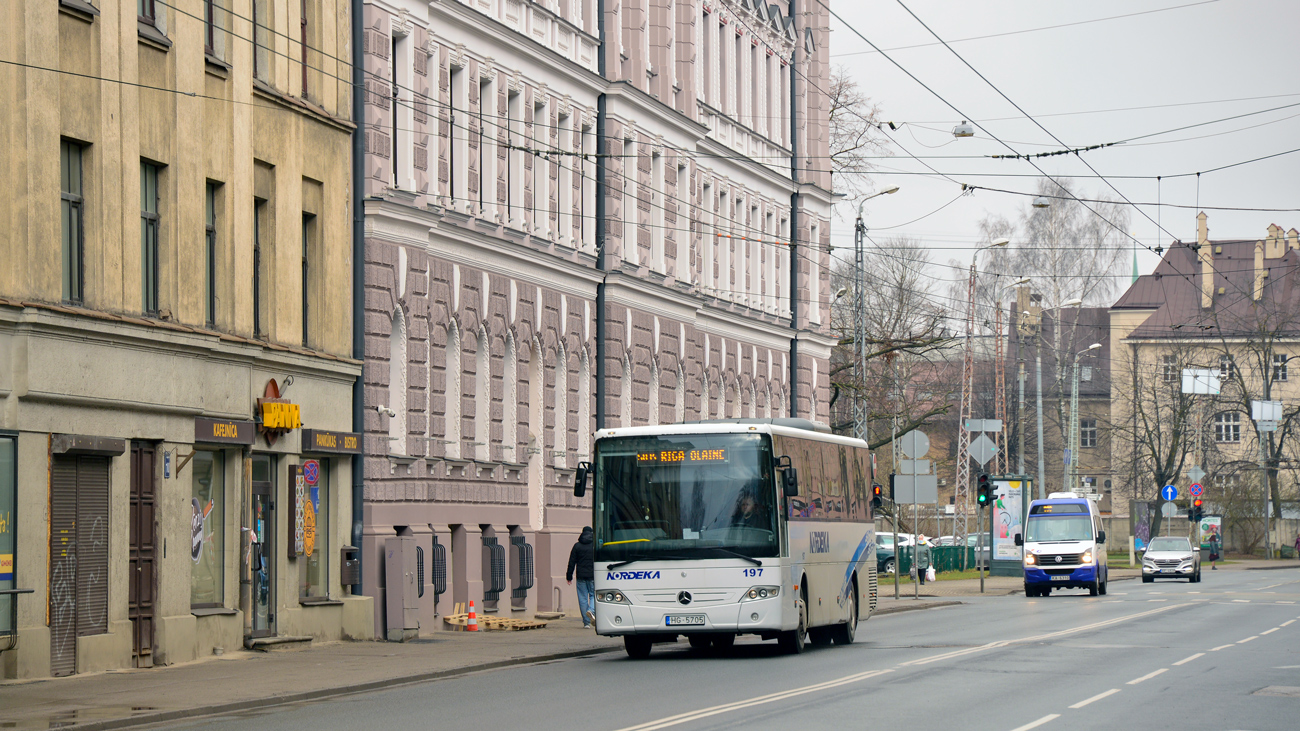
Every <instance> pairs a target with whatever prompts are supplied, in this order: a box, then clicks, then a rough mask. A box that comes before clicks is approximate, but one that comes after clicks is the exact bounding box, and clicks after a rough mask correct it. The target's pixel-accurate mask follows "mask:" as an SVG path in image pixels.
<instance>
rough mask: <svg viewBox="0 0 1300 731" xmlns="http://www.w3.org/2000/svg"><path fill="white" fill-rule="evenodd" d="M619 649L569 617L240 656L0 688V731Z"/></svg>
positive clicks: (215, 706) (105, 721) (108, 725)
mask: <svg viewBox="0 0 1300 731" xmlns="http://www.w3.org/2000/svg"><path fill="white" fill-rule="evenodd" d="M622 650H623V642H622V641H621V640H619V639H617V638H610V637H598V636H596V634H595V633H594V632H592V631H591V630H589V629H583V628H582V623H581V621H580V620H579V619H578V618H576V617H573V618H565V619H560V620H553V621H551V622H550V624H549V625H548V626H547V627H546V628H544V629H537V630H528V631H523V632H478V633H470V632H438V633H434V634H432V635H431V636H426V637H421V638H420V639H418V640H415V641H412V642H406V643H390V642H332V643H325V644H313V646H312V647H310V648H307V649H304V650H299V651H286V652H270V653H261V652H249V651H244V650H240V651H238V652H232V653H228V654H226V655H222V656H219V657H212V658H208V659H204V660H198V661H196V662H192V663H185V664H183V665H174V666H170V667H165V668H154V669H149V670H117V671H112V672H106V673H91V674H86V675H73V676H70V677H66V678H43V679H39V680H11V681H3V682H0V728H5V729H10V728H15V729H47V728H69V727H72V728H76V729H80V730H83V731H91V730H92V729H114V728H124V727H128V726H136V725H141V724H146V723H159V722H165V721H172V720H177V719H182V718H189V717H191V716H196V715H209V714H215V713H233V712H238V711H245V710H249V709H253V708H259V707H263V706H270V705H277V704H281V703H288V702H294V701H305V700H313V699H317V698H325V697H329V696H336V695H342V694H345V693H354V692H362V691H369V690H376V689H380V688H386V687H392V686H394V685H398V684H402V683H413V682H420V681H425V680H433V679H436V678H440V677H449V676H454V675H464V674H466V673H472V672H477V671H482V670H490V669H493V668H500V667H508V666H511V665H520V664H525V663H530V662H538V661H543V660H551V659H560V658H566V657H579V656H582V655H590V654H596V653H601V652H612V651H619V652H621V651H622Z"/></svg>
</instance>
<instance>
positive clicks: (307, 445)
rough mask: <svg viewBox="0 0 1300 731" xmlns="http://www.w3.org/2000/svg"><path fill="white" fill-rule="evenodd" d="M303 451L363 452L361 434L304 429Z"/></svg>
mask: <svg viewBox="0 0 1300 731" xmlns="http://www.w3.org/2000/svg"><path fill="white" fill-rule="evenodd" d="M302 451H304V452H333V453H338V454H361V435H360V434H358V433H356V432H350V431H321V430H320V429H303V430H302Z"/></svg>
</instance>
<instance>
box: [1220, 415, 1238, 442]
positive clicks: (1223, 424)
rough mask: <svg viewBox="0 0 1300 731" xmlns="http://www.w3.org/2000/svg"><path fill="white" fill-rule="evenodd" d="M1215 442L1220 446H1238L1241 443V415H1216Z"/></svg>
mask: <svg viewBox="0 0 1300 731" xmlns="http://www.w3.org/2000/svg"><path fill="white" fill-rule="evenodd" d="M1214 441H1216V442H1218V443H1219V444H1236V443H1237V442H1240V441H1241V414H1239V413H1237V412H1235V411H1222V412H1220V413H1218V414H1215V415H1214Z"/></svg>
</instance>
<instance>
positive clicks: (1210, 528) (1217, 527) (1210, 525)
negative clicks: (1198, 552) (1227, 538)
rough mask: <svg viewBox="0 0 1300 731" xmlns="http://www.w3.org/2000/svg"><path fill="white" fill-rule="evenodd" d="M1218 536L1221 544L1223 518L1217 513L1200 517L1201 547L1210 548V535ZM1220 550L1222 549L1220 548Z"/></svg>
mask: <svg viewBox="0 0 1300 731" xmlns="http://www.w3.org/2000/svg"><path fill="white" fill-rule="evenodd" d="M1213 535H1217V536H1218V537H1219V545H1220V546H1222V545H1223V518H1222V517H1221V516H1218V515H1207V516H1205V517H1204V518H1201V548H1204V549H1205V550H1207V551H1208V550H1210V536H1213ZM1221 550H1222V549H1221Z"/></svg>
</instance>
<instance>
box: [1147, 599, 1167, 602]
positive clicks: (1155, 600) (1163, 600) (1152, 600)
mask: <svg viewBox="0 0 1300 731" xmlns="http://www.w3.org/2000/svg"><path fill="white" fill-rule="evenodd" d="M1147 601H1149V602H1167V601H1169V600H1168V599H1148V600H1147Z"/></svg>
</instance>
